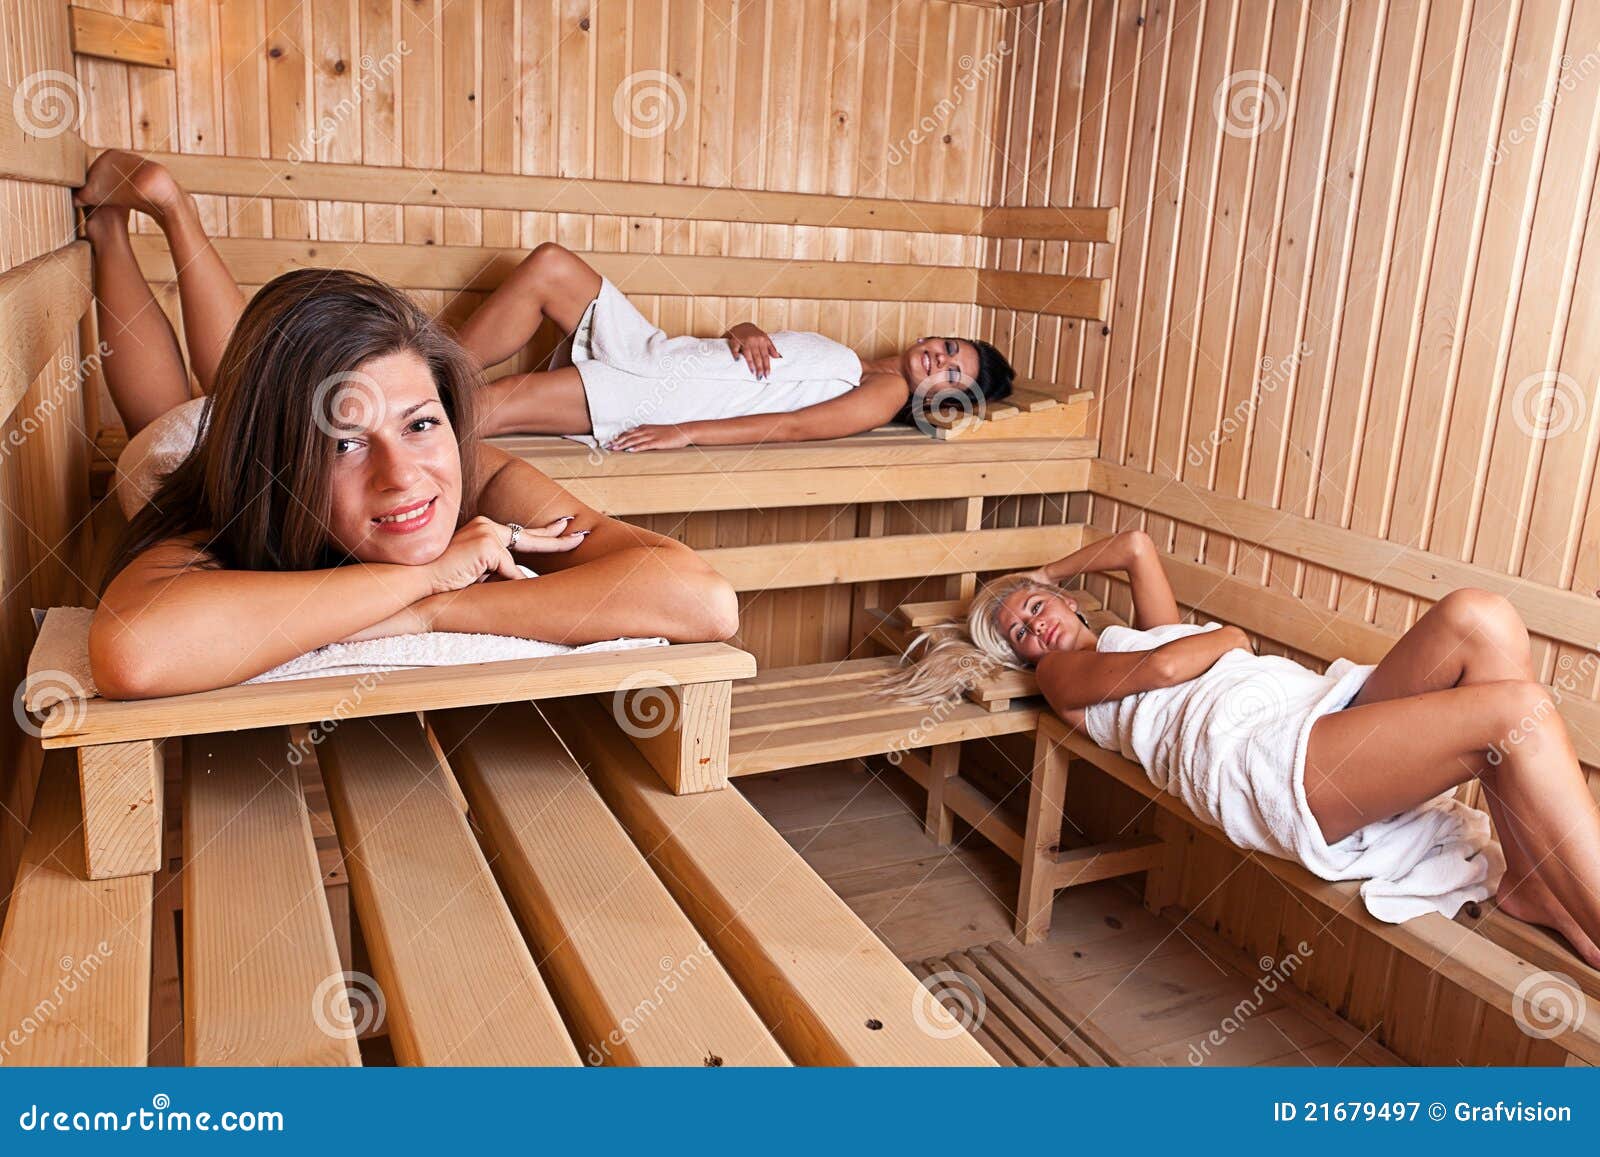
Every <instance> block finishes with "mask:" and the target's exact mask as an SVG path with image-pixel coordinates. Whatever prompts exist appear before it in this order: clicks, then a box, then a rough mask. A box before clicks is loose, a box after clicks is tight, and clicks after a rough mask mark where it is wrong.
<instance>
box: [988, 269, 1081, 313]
mask: <svg viewBox="0 0 1600 1157" xmlns="http://www.w3.org/2000/svg"><path fill="white" fill-rule="evenodd" d="M976 300H977V303H978V304H979V305H980V306H988V307H993V308H996V309H1009V310H1015V311H1016V312H1018V313H1044V314H1050V315H1051V316H1054V317H1084V318H1091V319H1093V320H1095V321H1104V320H1105V319H1106V318H1107V317H1109V316H1110V313H1109V310H1110V308H1111V282H1110V281H1108V280H1106V279H1104V278H1098V277H1080V276H1076V275H1068V274H1056V273H1011V272H1005V271H1002V270H998V269H984V270H980V271H979V272H978V287H977V297H976Z"/></svg>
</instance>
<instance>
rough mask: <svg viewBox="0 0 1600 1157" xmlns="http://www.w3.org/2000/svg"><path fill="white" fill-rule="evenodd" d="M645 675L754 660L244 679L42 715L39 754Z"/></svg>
mask: <svg viewBox="0 0 1600 1157" xmlns="http://www.w3.org/2000/svg"><path fill="white" fill-rule="evenodd" d="M644 672H654V673H657V674H659V675H660V676H661V677H662V678H663V679H665V680H669V681H671V682H674V683H677V684H689V683H715V682H721V681H723V680H728V679H743V678H746V677H748V676H750V675H753V674H755V660H754V659H752V658H751V657H750V656H749V655H747V654H745V653H744V652H743V651H740V650H737V649H736V648H733V647H730V646H728V645H727V644H726V643H680V644H676V645H674V646H670V647H650V648H644V649H635V650H629V651H596V652H590V653H587V654H569V655H555V656H551V657H549V658H544V659H515V660H510V661H507V662H499V663H467V664H462V665H459V666H452V667H419V668H412V669H409V670H405V671H390V672H387V673H379V674H369V675H364V676H361V677H359V678H356V679H351V678H349V677H346V676H328V677H321V678H316V679H291V680H286V681H284V682H281V683H253V684H248V685H240V686H237V687H223V688H220V689H218V690H216V691H202V692H198V693H196V694H193V695H172V696H167V697H164V698H159V699H137V700H119V699H90V700H88V701H86V702H83V703H81V704H78V705H76V706H75V707H74V708H73V709H72V710H71V711H65V712H58V713H57V714H56V715H52V716H51V717H50V718H48V719H46V721H45V723H44V726H43V731H44V738H43V740H42V742H43V743H44V746H45V747H47V748H55V747H81V746H84V745H85V744H102V743H111V742H120V741H125V740H134V739H149V738H154V737H161V736H170V735H199V734H203V733H206V732H212V731H242V730H245V729H247V728H252V727H274V726H279V725H282V724H288V723H317V722H321V721H322V720H327V719H356V718H362V717H365V716H373V715H392V714H396V713H400V712H409V711H425V710H430V709H432V710H444V709H447V708H450V707H475V706H478V705H480V704H485V703H508V702H512V701H514V700H518V699H546V698H549V697H551V696H554V695H585V694H590V693H595V692H604V691H614V690H616V689H617V688H618V687H622V686H626V685H627V681H628V680H629V679H630V678H634V679H636V678H638V677H639V676H640V674H641V673H644ZM635 685H636V686H637V685H638V684H635Z"/></svg>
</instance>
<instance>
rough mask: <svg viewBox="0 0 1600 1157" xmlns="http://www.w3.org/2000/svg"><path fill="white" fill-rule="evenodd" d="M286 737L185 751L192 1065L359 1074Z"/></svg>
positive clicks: (187, 1018) (203, 738)
mask: <svg viewBox="0 0 1600 1157" xmlns="http://www.w3.org/2000/svg"><path fill="white" fill-rule="evenodd" d="M289 752H290V741H289V732H288V729H287V728H281V727H275V728H270V729H267V730H262V731H238V732H232V733H225V734H221V735H200V736H194V737H192V738H190V739H189V740H187V741H186V742H185V743H184V747H183V753H184V759H183V766H184V780H183V848H184V852H183V860H184V864H183V910H184V921H183V931H184V936H183V954H184V983H183V994H184V1017H183V1025H184V1036H185V1041H184V1053H185V1057H186V1059H187V1062H188V1063H189V1064H191V1065H359V1064H360V1063H361V1054H360V1051H359V1050H358V1049H357V1047H356V1034H355V1031H354V1028H353V1026H352V1025H351V1024H349V1023H347V1020H348V1017H347V1016H346V1015H341V1014H343V1013H344V1012H345V1011H346V1010H345V1009H344V1008H342V1007H341V1006H340V1005H339V1003H338V1002H339V1001H340V1000H341V999H342V997H341V994H342V991H343V980H342V978H341V977H340V973H341V971H342V966H341V965H340V963H339V950H338V946H337V944H336V943H335V941H334V936H333V921H332V918H331V917H330V916H329V914H328V905H327V901H326V898H325V896H324V894H323V886H322V871H321V867H320V865H319V863H318V858H317V849H316V844H315V842H314V840H313V838H312V835H311V819H310V816H309V814H308V813H307V811H306V802H305V796H304V794H303V792H302V791H301V788H300V772H299V768H298V767H297V766H295V765H294V764H291V763H290V762H289Z"/></svg>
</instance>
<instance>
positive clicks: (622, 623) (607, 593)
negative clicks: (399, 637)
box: [423, 546, 738, 646]
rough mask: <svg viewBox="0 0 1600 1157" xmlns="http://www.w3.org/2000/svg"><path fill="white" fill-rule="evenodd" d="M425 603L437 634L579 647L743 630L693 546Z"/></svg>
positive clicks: (634, 553)
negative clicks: (691, 549)
mask: <svg viewBox="0 0 1600 1157" xmlns="http://www.w3.org/2000/svg"><path fill="white" fill-rule="evenodd" d="M423 607H424V608H425V617H426V619H427V621H428V624H429V625H430V626H431V628H432V629H433V630H436V631H470V632H482V633H485V634H494V635H516V636H520V637H521V638H525V639H542V640H545V641H546V642H551V643H566V644H569V645H574V646H576V645H581V644H583V643H595V642H599V641H601V640H603V639H615V638H619V637H622V636H625V635H628V636H635V637H638V636H651V635H662V636H665V637H666V638H667V639H670V640H671V641H673V642H675V643H692V642H707V641H712V640H716V639H725V638H728V637H729V636H730V635H732V634H733V633H734V632H735V631H736V630H737V629H738V601H737V599H736V598H735V596H734V594H733V590H732V588H731V587H729V586H728V584H727V582H726V581H725V580H724V579H723V578H722V577H721V576H720V575H718V574H717V573H716V572H715V571H713V570H712V569H711V568H710V567H709V566H706V565H705V564H704V563H703V562H701V561H700V560H699V559H697V558H695V557H694V556H693V555H692V554H690V553H689V552H688V551H679V550H676V549H670V548H661V547H653V546H641V547H629V548H625V549H623V550H617V551H613V552H611V553H609V554H606V555H603V556H601V557H600V558H597V559H595V560H594V561H593V562H588V563H585V564H584V565H582V566H579V567H573V568H572V569H570V570H561V571H555V572H553V573H551V574H547V575H543V576H542V577H540V578H538V579H533V580H528V581H523V582H494V583H481V584H479V585H477V586H473V587H468V588H466V589H465V590H459V591H450V592H448V593H446V594H442V595H437V596H435V597H433V598H431V599H427V600H425V601H424V603H423Z"/></svg>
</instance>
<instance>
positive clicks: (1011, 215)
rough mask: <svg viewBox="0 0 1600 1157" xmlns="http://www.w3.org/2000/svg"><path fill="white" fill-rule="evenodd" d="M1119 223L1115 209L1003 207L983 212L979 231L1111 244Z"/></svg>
mask: <svg viewBox="0 0 1600 1157" xmlns="http://www.w3.org/2000/svg"><path fill="white" fill-rule="evenodd" d="M1119 224H1120V222H1119V219H1118V214H1117V210H1116V207H1115V206H1107V207H1104V208H1097V207H1093V206H1085V205H1053V206H1048V207H1038V208H1023V207H1021V206H1013V205H1006V206H999V207H997V208H993V209H988V210H985V211H984V214H983V223H982V225H981V232H982V234H983V236H985V237H1025V238H1027V239H1029V240H1030V241H1115V240H1116V239H1117V229H1118V227H1119Z"/></svg>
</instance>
